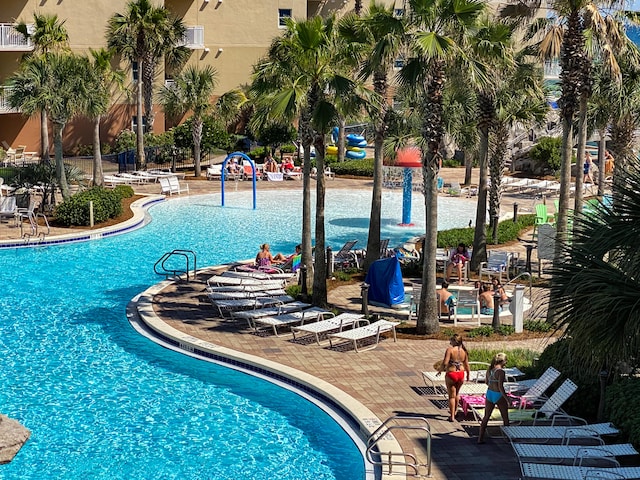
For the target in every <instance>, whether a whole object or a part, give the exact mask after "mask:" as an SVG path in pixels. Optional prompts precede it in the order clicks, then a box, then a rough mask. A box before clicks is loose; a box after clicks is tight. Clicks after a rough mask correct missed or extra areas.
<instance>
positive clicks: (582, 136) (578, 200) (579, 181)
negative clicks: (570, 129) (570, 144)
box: [573, 94, 588, 212]
mask: <svg viewBox="0 0 640 480" xmlns="http://www.w3.org/2000/svg"><path fill="white" fill-rule="evenodd" d="M587 103H588V98H587V96H586V95H585V94H582V95H580V111H579V113H578V154H577V155H576V193H575V197H574V199H573V200H574V204H573V209H574V210H573V211H574V212H581V211H582V203H583V199H584V193H583V191H582V186H583V185H584V175H583V171H582V168H583V167H582V166H583V165H584V160H585V151H586V148H587Z"/></svg>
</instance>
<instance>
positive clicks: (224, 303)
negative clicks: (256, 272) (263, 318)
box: [211, 295, 294, 317]
mask: <svg viewBox="0 0 640 480" xmlns="http://www.w3.org/2000/svg"><path fill="white" fill-rule="evenodd" d="M293 301H294V298H293V297H290V296H289V295H278V296H276V297H254V298H245V299H234V300H212V301H211V303H212V304H213V305H214V306H215V307H216V308H217V309H218V312H219V313H220V316H221V317H224V316H227V315H231V312H233V311H236V310H255V309H258V308H263V307H268V306H273V305H282V304H285V303H288V302H293Z"/></svg>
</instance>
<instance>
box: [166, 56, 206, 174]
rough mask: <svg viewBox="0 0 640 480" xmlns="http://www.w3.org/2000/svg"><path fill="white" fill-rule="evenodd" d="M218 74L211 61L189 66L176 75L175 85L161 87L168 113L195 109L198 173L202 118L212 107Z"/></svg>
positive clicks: (197, 170) (193, 134) (194, 127)
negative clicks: (210, 63) (200, 66)
mask: <svg viewBox="0 0 640 480" xmlns="http://www.w3.org/2000/svg"><path fill="white" fill-rule="evenodd" d="M217 78H218V72H217V71H216V69H215V68H213V67H212V66H211V65H207V66H206V67H205V68H204V69H199V68H198V67H195V66H190V67H187V69H186V70H185V71H184V72H182V73H181V74H179V75H178V76H177V77H175V79H174V80H175V81H174V84H173V85H172V86H170V87H163V88H162V90H160V101H161V103H162V104H163V105H164V108H165V111H166V112H167V113H168V114H169V115H184V114H185V113H187V112H192V113H193V121H192V124H191V125H192V132H191V133H192V136H193V161H194V164H195V176H196V177H199V176H200V174H201V169H200V144H201V142H202V122H203V119H204V116H205V115H206V114H207V112H208V111H209V110H210V109H211V96H212V95H213V91H214V90H215V88H216V84H217Z"/></svg>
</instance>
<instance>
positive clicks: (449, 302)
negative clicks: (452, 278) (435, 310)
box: [438, 282, 456, 315]
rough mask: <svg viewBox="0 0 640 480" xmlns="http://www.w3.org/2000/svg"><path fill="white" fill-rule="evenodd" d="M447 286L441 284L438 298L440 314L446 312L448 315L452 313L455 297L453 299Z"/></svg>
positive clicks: (443, 283) (446, 284)
mask: <svg viewBox="0 0 640 480" xmlns="http://www.w3.org/2000/svg"><path fill="white" fill-rule="evenodd" d="M448 288H449V284H448V283H447V282H442V288H440V290H438V297H439V300H440V312H442V313H445V312H448V313H449V315H451V314H452V313H453V307H454V306H455V301H456V297H454V296H453V295H452V294H451V292H450V291H449V290H447V289H448Z"/></svg>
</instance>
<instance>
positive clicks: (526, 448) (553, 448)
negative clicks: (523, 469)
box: [511, 442, 638, 463]
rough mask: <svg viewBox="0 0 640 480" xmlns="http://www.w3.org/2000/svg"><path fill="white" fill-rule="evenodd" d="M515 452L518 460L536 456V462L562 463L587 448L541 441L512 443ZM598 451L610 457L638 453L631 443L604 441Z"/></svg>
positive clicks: (597, 447)
mask: <svg viewBox="0 0 640 480" xmlns="http://www.w3.org/2000/svg"><path fill="white" fill-rule="evenodd" d="M511 446H512V447H513V450H514V452H515V453H516V455H517V456H518V460H519V461H520V462H523V460H525V459H527V458H529V459H533V458H535V459H536V460H535V461H536V463H560V462H559V461H562V460H575V459H577V458H579V454H580V453H581V452H580V450H581V449H585V448H586V447H585V446H584V445H546V444H539V443H512V444H511ZM589 448H594V449H596V453H598V452H600V453H601V455H602V456H603V457H604V456H610V457H621V456H627V455H637V454H638V451H637V450H636V449H635V448H634V447H633V445H632V444H630V443H619V444H612V445H605V444H604V442H603V443H602V444H601V445H598V446H596V447H589Z"/></svg>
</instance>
